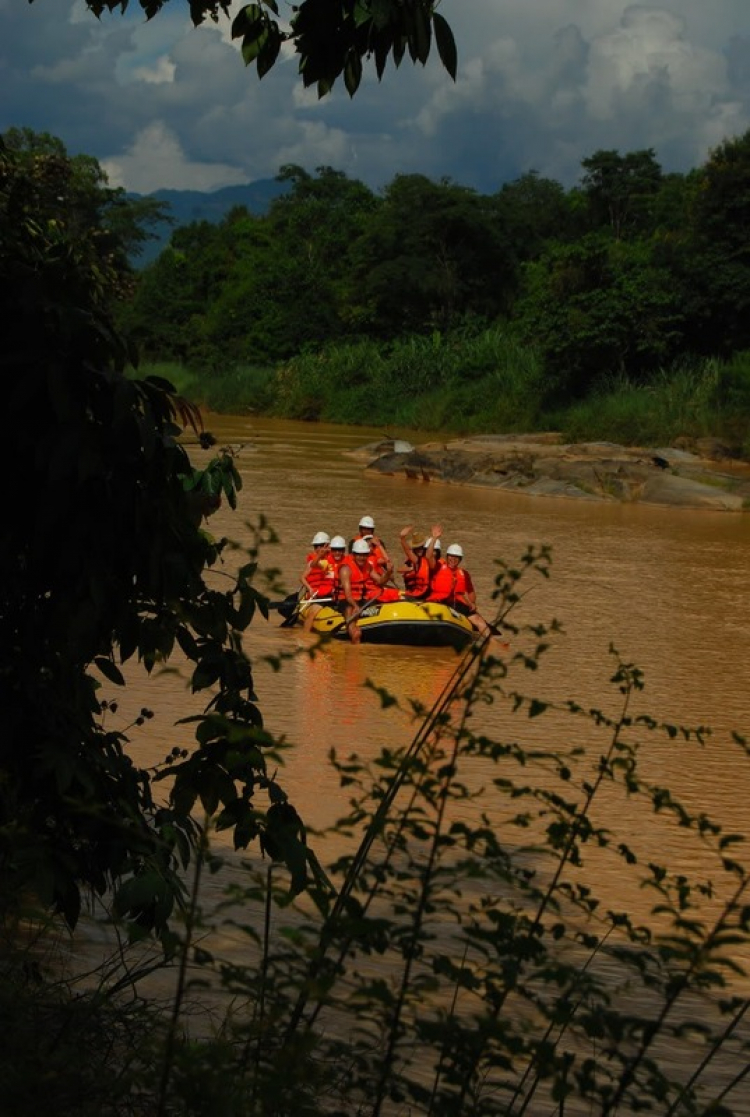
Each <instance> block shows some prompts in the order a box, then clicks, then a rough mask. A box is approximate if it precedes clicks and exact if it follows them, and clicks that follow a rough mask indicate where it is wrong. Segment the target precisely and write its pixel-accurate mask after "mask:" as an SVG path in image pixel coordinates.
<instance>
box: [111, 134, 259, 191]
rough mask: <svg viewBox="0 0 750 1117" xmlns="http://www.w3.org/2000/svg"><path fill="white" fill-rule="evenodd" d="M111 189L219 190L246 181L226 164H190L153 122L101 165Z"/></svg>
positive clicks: (174, 139) (174, 141) (172, 136)
mask: <svg viewBox="0 0 750 1117" xmlns="http://www.w3.org/2000/svg"><path fill="white" fill-rule="evenodd" d="M101 163H102V167H103V169H104V170H105V172H106V174H107V177H108V179H109V183H110V185H111V186H124V187H126V188H127V189H128V190H132V191H134V192H135V193H136V194H150V193H152V192H153V191H155V190H159V189H162V188H163V189H170V188H171V189H173V190H181V189H186V186H185V184H186V183H190V187H189V188H190V189H191V190H207V191H210V190H219V189H220V188H221V187H222V186H236V185H239V184H240V183H243V182H246V181H247V176H246V174H245V172H244V171H243V170H242V169H241V168H239V167H236V166H232V165H231V164H227V163H201V162H197V161H194V160H190V159H188V158H187V157H186V156H185V152H184V150H183V148H182V145H181V144H180V141H179V139H178V138H177V136H176V135H175V134H174V132H172V131H171V130H170V129H169V128H168V127H167V125H166V124H165V123H164V122H163V121H161V120H156V121H154V122H153V124H149V125H148V126H147V127H146V128H144V129H143V130H142V131H141V132H139V133H138V135H137V136H136V137H135V140H134V141H133V143H132V145H131V146H130V148H129V149H128V150H127V151H126V152H125V153H124V154H122V155H118V156H114V157H112V158H110V159H103V160H102V161H101Z"/></svg>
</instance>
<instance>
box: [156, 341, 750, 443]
mask: <svg viewBox="0 0 750 1117" xmlns="http://www.w3.org/2000/svg"><path fill="white" fill-rule="evenodd" d="M147 374H156V375H159V376H163V377H165V378H166V379H168V380H170V381H171V382H172V383H173V384H174V385H175V387H176V388H177V390H178V391H179V392H180V393H182V394H183V395H185V396H188V397H189V398H190V399H193V400H195V402H197V403H200V404H202V405H204V406H206V407H208V408H210V409H211V410H213V411H219V412H227V413H235V414H242V413H245V412H248V411H253V412H257V413H259V414H268V415H275V416H279V417H282V418H289V419H302V420H306V421H313V422H314V421H317V420H322V421H327V422H333V423H343V424H348V425H353V426H365V425H383V426H389V427H392V428H394V427H395V428H397V427H399V426H402V427H406V428H409V429H413V430H429V431H440V430H443V431H449V432H451V433H456V434H485V433H496V434H509V433H520V432H534V431H548V430H560V431H561V432H562V434H563V437H565V438H566V439H567V440H568V441H578V442H581V441H610V442H618V443H623V444H625V445H641V446H666V445H670V444H671V443H673V442H674V441H675V439H677V438H680V437H682V438H686V439H688V440H691V439H692V440H695V439H698V438H703V437H714V438H718V439H720V440H723V441H726V442H727V443H728V444H729V445H730V447H731V448H732V450H733V451H734V452H735V453H737V454H741V455H744V456H750V353H740V354H737V355H735V356H734V357H733V358H732V360H731V361H728V362H726V363H721V362H719V361H718V360H708V359H704V360H700V361H698V360H695V361H683V362H680V363H679V364H677V365H675V366H674V367H671V368H662V369H657V370H655V371H654V372H653V374H652V375H651V376H650V377H649V378H648V379H647V380H645V381H642V380H641V381H639V382H634V381H632V380H630V379H628V377H627V376H624V375H620V376H616V377H614V376H613V377H608V378H607V377H605V378H603V379H601V380H600V381H598V382H597V383H596V384H595V385H594V386H593V388H592V391H591V393H590V394H589V395H588V396H586V397H585V398H583V399H580V400H576V401H574V402H571V403H570V404H569V405H565V404H562V405H561V404H560V402H559V400H557V401H555V400H554V398H553V396H552V394H551V391H550V385H549V384H548V382H547V380H546V379H545V375H544V369H543V367H542V364H541V361H540V358H539V356H538V354H537V353H536V352H535V351H534V350H533V348H530V347H529V346H524V345H522V344H520V343H519V342H518V341H517V339H516V338H515V337H514V336H513V334H512V332H511V331H505V330H503V329H500V328H497V329H492V330H485V331H483V332H482V333H480V334H477V335H474V336H470V337H465V336H461V335H458V336H443V335H441V334H438V333H436V334H433V335H431V336H429V337H410V338H405V339H402V340H399V341H395V342H391V343H389V344H385V343H383V344H380V343H377V342H375V341H372V340H358V341H351V342H347V343H337V344H335V345H330V346H327V347H326V348H324V349H322V350H320V351H315V352H313V351H310V352H307V353H303V354H301V355H300V356H298V357H296V358H294V359H293V360H291V361H288V362H286V363H285V364H283V365H281V366H279V367H278V368H276V369H274V368H267V367H265V368H261V367H254V366H231V367H228V368H226V369H221V370H213V371H206V370H202V371H195V370H190V369H186V368H184V367H182V366H180V365H177V364H150V365H143V366H142V367H141V369H140V375H147Z"/></svg>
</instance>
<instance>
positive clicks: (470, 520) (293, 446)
mask: <svg viewBox="0 0 750 1117" xmlns="http://www.w3.org/2000/svg"><path fill="white" fill-rule="evenodd" d="M207 426H208V427H209V429H210V430H211V431H212V432H213V433H214V434H215V436H216V437H217V439H218V441H219V443H220V444H231V445H233V446H234V447H236V448H237V449H238V458H237V464H238V468H239V470H240V472H241V475H242V478H243V489H242V492H241V494H240V499H239V508H238V511H237V513H235V514H231V513H230V511H229V510H228V509H225V508H223V509H221V510H220V511H219V513H217V515H216V516H214V517H212V519H211V520H210V522H209V527H210V530H211V531H212V532H213V533H214V534H215V535H222V534H226V535H228V536H230V537H231V538H232V539H234V540H236V541H237V542H238V543H239V544H240V545H243V544H244V543H246V542H247V540H249V538H250V534H251V533H250V530H249V528H248V527H247V526H246V525H247V524H248V523H253V522H257V520H258V518H259V516H260V515H261V514H263V515H265V516H266V517H267V518H268V520H269V521H270V524H271V526H272V527H273V529H274V530H275V532H276V533H277V535H278V537H279V543H277V544H274V545H270V546H268V547H267V548H264V550H263V552H262V554H261V565H269V566H274V567H276V568H278V571H279V579H280V582H281V583H282V584H283V586H284V588H286V589H287V590H291V589H293V588H296V586H297V584H298V577H299V573H300V571H301V569H302V567H303V565H304V558H305V555H306V553H307V551H308V550H309V544H310V540H311V539H312V536H313V534H314V533H315V532H316V531H318V530H324V531H327V532H328V533H329V534H331V535H333V534H342V535H344V536H345V537H347V538H349V537H350V536H351V535H352V534H353V533H354V531H355V530H356V525H357V524H358V522H359V518H360V516H361V515H362V514H364V513H369V514H370V515H372V516H373V517H374V519H375V523H376V530H377V531H378V533H379V534H380V535H381V536H382V538H383V539H384V540H385V542H386V545H388V546H389V548H390V550H391V553H392V554H393V555H396V556H398V553H399V549H398V545H397V544H398V532H399V530H400V529H401V528H402V527H403V526H405V525H406V524H414V525H416V527H417V529H418V530H421V531H424V532H425V533H427V532H428V531H429V529H430V526H431V525H432V524H433V523H435V522H440V523H442V524H443V527H444V538H445V542H446V543H450V542H454V541H455V542H460V543H461V544H462V546H463V548H464V552H465V556H466V558H465V566H466V567H467V568H468V569H469V570H470V571H471V573H472V576H473V579H474V582H475V584H476V587H477V590H478V598H479V603H480V608H482V609H483V611H485V612H486V613H487V614H490V613H491V611H492V604H491V591H492V588H493V584H494V578H495V574H496V568H495V566H494V563H493V560H494V559H495V558H496V557H503V558H505V559H508V560H516V559H518V558H519V556H520V555H521V554H522V553H523V552H524V551H525V549H526V547H527V545H528V544H529V543H534V544H548V545H549V546H551V548H552V556H553V562H552V569H551V578H550V579H549V580H548V581H545V580H536V581H535V582H534V586H533V589H532V590H530V591H529V592H528V593H527V594H526V596H524V598H523V599H522V601H521V603H520V604H519V605H518V606H517V608H516V610H515V612H514V614H513V616H514V619H515V622H516V623H517V624H525V623H537V622H540V621H544V622H546V621H549V620H550V619H552V618H556V619H557V620H558V621H559V622H560V623H561V625H562V627H563V632H562V633H560V634H558V635H556V636H554V637H553V639H552V643H551V648H550V650H549V652H548V653H547V654H546V656H545V657H544V661H543V666H542V668H541V669H540V671H539V672H538V673H536V675H535V676H534V677H533V678H528V677H527V678H525V679H523V680H522V681H523V685H524V687H525V688H526V689H527V690H528V691H529V692H532V693H536V694H538V695H539V696H540V697H543V698H547V699H554V700H558V701H563V700H565V699H567V698H574V699H576V700H577V701H579V702H581V703H582V704H583V705H584V706H589V705H591V706H595V707H597V708H605V709H606V710H608V711H609V712H615V711H616V710H617V708H618V701H617V696H616V693H615V692H614V690H613V688H612V687H611V685H610V684H609V679H610V676H611V674H612V669H613V660H612V658H611V656H610V654H609V651H608V649H609V647H610V645H614V646H615V647H616V648H617V649H618V651H619V653H620V654H621V656H622V657H623V658H624V659H625V660H627V661H632V662H634V663H636V664H637V665H638V666H639V667H640V668H641V669H642V670H643V672H644V677H645V688H644V691H643V693H642V694H641V695H639V697H638V700H637V702H638V706H637V709H638V710H641V711H643V712H648V713H649V714H652V715H654V716H655V717H656V718H658V719H660V720H663V721H666V722H671V723H674V724H675V725H685V726H697V725H703V726H710V727H711V728H712V733H711V735H710V737H708V738H707V741H706V744H705V745H704V746H703V747H699V746H697V745H694V744H692V743H688V742H685V741H684V740H682V739H681V738H680V737H678V738H676V739H675V740H672V741H670V740H669V739H668V738H667V737H666V736H665V735H664V734H661V735H657V736H655V737H653V738H649V737H648V735H645V741H646V743H645V745H644V752H643V762H644V765H645V766H646V770H647V773H648V775H649V777H650V778H652V779H653V780H654V781H658V782H662V783H664V784H665V785H668V786H670V787H671V788H672V789H673V790H674V791H675V793H676V794H678V795H680V796H681V797H682V798H683V800H684V801H685V802H686V804H687V805H688V806H689V807H690V808H691V809H692V810H695V811H702V812H705V814H707V815H709V816H712V817H715V818H717V819H719V820H721V821H722V823H723V824H724V825H725V826H726V828H727V829H730V830H732V831H736V832H738V833H740V834H742V835H748V834H749V833H750V761H748V760H746V759H745V757H744V755H743V754H742V751H741V750H740V749H739V748H738V747H737V745H736V744H735V743H734V742H733V740H732V731H733V730H734V731H737V732H739V733H740V734H744V735H745V736H747V737H750V694H749V693H748V682H749V681H750V593H749V592H748V572H749V570H750V564H749V561H748V560H749V556H750V514H746V515H742V514H735V513H717V512H706V511H690V510H685V509H667V508H660V507H655V506H653V507H650V506H648V505H644V504H638V505H624V504H617V503H603V502H602V503H600V502H594V501H583V500H582V501H573V500H565V499H548V498H540V497H529V496H523V495H514V494H511V493H507V492H493V491H490V490H487V489H478V488H477V489H472V488H466V487H458V486H441V485H436V484H432V483H425V482H414V481H409V480H406V479H401V478H389V477H383V476H380V475H377V474H369V473H367V472H366V471H365V470H364V468H363V467H362V464H361V463H360V462H358V461H356V460H354V459H353V458H351V457H348V456H347V453H346V452H347V451H352V450H355V449H356V448H358V447H360V446H362V445H363V444H365V443H368V442H371V441H373V440H375V439H378V438H380V437H382V435H383V433H384V432H383V431H382V430H379V429H368V428H356V429H353V428H346V427H336V426H329V425H323V424H320V425H317V424H316V425H310V424H300V423H291V422H284V421H273V420H260V419H255V418H242V417H226V416H221V417H217V416H210V417H209V418H208V420H207ZM398 435H399V437H407V438H411V440H412V441H414V442H417V441H420V440H422V441H426V440H427V439H426V437H425V436H423V435H422V436H418V435H410V434H409V432H403V431H399V432H398ZM191 453H192V455H193V457H194V460H195V462H196V464H201V462H202V461H203V460H205V458H206V455H205V453H204V452H202V451H200V450H199V449H197V448H195V449H194V450H192V449H191ZM273 596H278V594H273ZM278 620H279V618H278V615H277V614H275V613H271V615H270V618H269V620H268V621H265V620H264V619H263V618H262V617H259V618H257V620H256V621H254V623H253V625H252V628H251V630H250V632H249V633H248V636H247V641H246V646H247V648H248V650H249V652H250V654H251V656H252V658H253V660H254V673H255V681H256V690H257V694H258V700H259V705H260V708H261V710H262V713H263V717H264V720H265V724H266V726H267V727H268V729H269V730H270V731H272V732H273V733H275V734H283V735H284V736H285V737H286V738H287V740H288V741H289V742H290V743H292V744H293V748H292V749H291V750H290V752H289V754H288V756H287V761H286V765H285V768H284V770H283V772H282V773H281V774H280V780H281V782H282V784H283V786H284V787H285V789H286V790H287V791H288V792H289V794H290V797H291V799H292V801H293V802H294V804H295V806H296V807H297V809H298V811H299V813H300V814H301V815H302V816H303V818H305V820H306V821H307V822H308V823H309V824H310V826H311V827H313V828H318V827H322V826H325V825H327V824H329V823H331V822H332V821H333V820H334V818H336V817H337V816H338V815H339V814H341V813H342V811H343V810H344V808H345V806H346V803H347V801H348V792H345V791H342V789H341V788H340V787H339V784H338V779H337V777H336V775H335V774H334V772H333V771H332V769H331V767H330V764H329V762H328V759H327V755H328V751H329V749H330V748H331V747H335V748H336V749H337V750H338V751H339V752H340V753H348V752H357V753H358V754H360V755H362V756H363V757H371V756H374V755H375V754H376V753H377V752H378V750H379V749H380V747H381V746H382V745H384V744H386V743H388V744H391V745H398V744H401V743H405V742H407V741H408V740H409V739H410V736H411V734H412V732H413V725H412V724H411V722H410V718H409V716H408V714H407V713H406V712H405V711H404V710H403V709H400V708H397V707H393V708H390V709H388V710H385V711H383V710H382V709H381V706H380V702H379V699H378V698H377V695H376V694H375V693H374V692H373V690H371V689H367V688H363V686H362V683H363V682H364V680H365V679H368V678H369V679H370V680H371V681H372V682H373V683H374V684H375V685H376V686H377V687H383V688H386V689H387V690H389V691H390V692H392V693H393V694H395V695H396V696H398V697H399V698H400V699H401V700H402V701H403V702H406V701H407V700H408V699H409V698H416V699H418V700H419V701H420V702H422V703H425V704H430V703H431V702H432V701H433V700H434V699H435V698H436V697H437V695H438V694H439V693H440V692H441V690H442V688H443V686H444V685H445V683H446V682H447V681H448V679H449V678H450V676H451V674H452V672H453V670H454V669H455V666H456V653H454V652H453V651H452V650H450V649H440V648H434V649H412V648H396V647H394V648H385V647H370V646H360V647H354V646H351V645H349V644H348V643H338V642H334V643H331V644H330V645H329V646H328V647H327V648H326V649H325V650H324V651H323V652H321V654H318V655H316V656H314V657H311V656H310V655H308V654H307V651H308V650H309V646H310V642H309V640H306V639H305V638H304V637H303V636H302V635H301V634H300V632H299V630H297V629H282V628H280V627H279V624H278ZM285 653H289V656H290V658H289V660H288V662H286V663H285V664H284V665H283V667H282V669H281V670H280V671H276V670H274V669H273V667H272V666H271V664H270V662H269V660H273V659H275V658H276V657H278V656H279V655H280V654H282V655H283V654H285ZM129 674H130V676H131V679H132V682H131V686H130V687H129V688H128V693H127V695H125V696H124V697H122V700H121V704H120V709H119V710H118V714H117V718H118V719H121V721H122V723H123V725H125V724H127V723H128V721H129V720H130V718H131V717H132V716H134V715H135V714H136V713H137V711H138V710H139V709H140V707H141V706H147V707H150V708H152V709H154V710H155V711H156V716H155V717H154V719H153V720H152V721H151V722H149V723H148V724H147V725H146V726H144V727H143V729H142V730H141V731H133V735H132V750H133V754H134V756H135V757H136V759H137V760H138V762H139V763H142V764H144V765H152V764H154V763H156V762H157V761H159V760H161V759H162V758H163V757H164V755H165V754H166V752H167V751H169V749H170V748H171V747H172V745H174V744H175V743H177V744H180V743H189V739H190V737H189V730H188V729H186V728H185V727H176V726H175V724H174V723H175V722H176V721H177V720H178V719H179V718H180V717H184V716H185V714H186V713H188V712H190V711H191V710H197V707H196V706H195V704H194V702H193V700H192V699H191V697H190V694H189V689H188V687H187V684H186V679H185V677H184V676H183V674H182V673H181V672H180V671H179V670H170V671H169V672H165V673H162V674H156V675H155V677H154V678H152V679H150V680H147V679H142V678H140V677H139V676H138V674H137V673H134V672H129ZM527 675H528V673H527ZM479 716H481V717H482V718H483V719H485V723H484V724H483V726H482V728H483V729H485V730H486V732H488V733H495V734H497V735H499V736H502V735H503V734H506V735H507V734H509V733H512V734H513V736H514V737H516V738H520V737H521V735H522V734H524V735H525V736H524V737H523V739H524V740H528V742H529V744H540V743H544V742H546V743H547V744H548V745H549V746H550V747H563V746H564V745H567V744H570V743H573V741H574V738H575V735H576V734H579V735H580V736H581V740H585V741H586V743H588V744H591V743H592V742H594V743H596V747H597V748H599V749H603V748H604V744H605V738H597V736H596V734H595V733H592V732H591V731H590V730H588V729H582V728H581V727H580V726H578V725H577V726H576V727H575V728H574V729H571V724H570V721H569V720H566V719H558V718H554V717H553V718H539V719H535V721H533V722H531V721H529V720H528V719H519V717H518V715H515V717H514V718H513V719H511V715H510V713H509V711H508V708H507V705H502V704H497V705H495V706H488V707H487V708H486V709H483V710H482V711H481V712H480V713H479V714H477V717H479ZM597 742H598V743H597ZM493 774H494V773H492V772H491V771H489V770H488V771H486V772H483V771H481V769H480V770H478V771H476V772H475V774H474V775H475V778H476V779H477V780H478V781H479V782H482V781H485V782H486V784H487V787H488V791H487V794H486V796H485V797H484V798H483V800H482V807H483V809H484V810H486V811H487V812H488V813H489V814H490V815H491V814H492V812H493V810H494V809H496V810H497V811H498V812H501V811H502V809H503V804H502V803H501V801H500V799H499V797H498V798H497V800H496V802H493V797H492V796H493V791H492V787H491V779H492V776H493ZM604 807H605V811H606V798H605V801H604ZM613 809H614V810H615V813H616V814H617V823H618V826H619V831H618V832H619V833H621V835H622V837H623V839H624V840H627V841H631V842H633V843H634V845H635V846H637V847H638V849H639V852H640V853H641V854H642V855H643V856H646V857H653V858H655V859H663V860H669V861H670V862H671V863H672V864H673V865H677V866H680V865H683V864H684V867H685V869H686V871H689V872H697V873H699V874H700V873H702V872H704V871H705V873H706V874H707V875H708V874H711V873H712V872H713V871H714V870H715V859H713V857H712V856H709V855H706V864H705V866H704V865H702V864H701V857H702V856H703V855H702V854H701V852H700V850H698V852H696V847H695V843H692V844H691V845H690V846H686V845H685V843H684V841H683V838H684V835H683V834H681V833H680V830H679V828H677V827H675V826H673V825H670V824H668V823H667V822H666V821H665V820H664V819H663V818H662V817H661V816H657V815H655V814H654V812H653V811H650V810H644V809H643V808H642V807H638V806H635V805H633V806H632V809H631V808H630V807H627V806H626V807H625V808H623V805H622V803H619V804H617V805H613ZM322 848H323V852H324V854H325V855H326V856H329V855H330V856H333V855H335V854H337V853H339V852H342V849H341V848H338V847H336V845H335V844H334V845H333V846H332V845H331V843H330V840H328V839H327V840H326V842H325V843H323V847H322ZM738 856H739V859H741V860H742V859H745V858H746V857H747V854H746V853H744V852H743V851H742V849H740V852H739V855H738ZM596 872H597V882H598V886H599V888H600V891H601V892H603V894H604V895H605V897H606V899H607V900H608V902H609V903H611V905H612V906H613V907H615V908H617V909H627V910H628V911H630V912H631V914H632V915H633V916H634V917H635V918H639V917H640V916H641V915H642V914H643V913H644V912H645V909H646V905H647V903H648V898H647V897H644V895H643V890H642V889H639V888H638V887H637V886H635V885H631V884H628V882H627V881H626V880H625V879H624V878H623V875H622V869H621V866H620V865H618V864H614V863H612V862H610V863H604V862H603V863H602V865H601V866H598V865H597V866H596ZM222 887H223V885H222V884H221V882H219V881H218V880H217V881H214V880H211V881H209V882H208V884H207V886H206V891H204V905H207V906H208V907H210V906H211V903H212V889H215V890H216V893H215V896H216V899H218V898H219V896H220V895H221V889H222ZM97 939H98V935H97V932H96V931H95V930H93V929H92V928H91V927H88V928H87V929H82V930H81V932H80V934H79V936H78V938H77V941H76V950H77V951H78V952H79V953H80V954H81V956H82V957H83V958H90V957H91V956H92V954H93V953H95V951H96V948H97ZM221 948H223V949H225V950H226V951H227V952H229V953H231V952H232V951H234V950H241V949H242V947H241V942H240V940H237V939H233V938H232V934H231V933H227V938H226V939H225V940H223V942H221V943H220V949H221ZM736 960H737V961H738V962H740V963H746V962H748V961H749V960H748V959H746V958H743V957H738V958H737V959H736Z"/></svg>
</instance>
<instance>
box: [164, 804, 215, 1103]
mask: <svg viewBox="0 0 750 1117" xmlns="http://www.w3.org/2000/svg"><path fill="white" fill-rule="evenodd" d="M207 828H208V819H205V821H204V825H203V827H202V828H201V830H200V837H199V839H198V843H197V848H196V851H195V872H194V873H193V884H192V888H191V892H190V903H189V905H188V908H187V911H186V913H185V936H184V938H183V941H182V949H181V951H180V966H179V971H178V974H177V989H176V991H175V996H174V1001H173V1003H172V1011H171V1013H170V1018H169V1027H168V1029H167V1037H166V1043H165V1047H164V1062H163V1064H162V1071H161V1080H160V1083H159V1101H158V1107H157V1110H156V1115H157V1117H165V1115H166V1112H167V1090H168V1087H169V1079H170V1076H171V1074H172V1066H173V1063H174V1056H175V1050H176V1046H177V1025H178V1024H179V1020H180V1013H181V1011H182V1003H183V1000H184V997H185V989H186V985H187V967H188V956H189V954H190V948H191V946H192V942H193V931H194V929H195V924H196V916H197V911H198V894H199V892H200V884H201V878H202V876H203V865H204V860H205V856H206V853H207V852H208V835H207Z"/></svg>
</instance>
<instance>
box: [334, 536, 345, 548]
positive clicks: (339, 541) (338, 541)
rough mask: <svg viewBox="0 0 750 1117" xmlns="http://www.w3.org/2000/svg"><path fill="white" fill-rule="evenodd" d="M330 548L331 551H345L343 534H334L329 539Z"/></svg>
mask: <svg viewBox="0 0 750 1117" xmlns="http://www.w3.org/2000/svg"><path fill="white" fill-rule="evenodd" d="M331 550H332V551H345V550H346V540H345V539H344V537H343V535H334V537H333V539H332V540H331Z"/></svg>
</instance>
